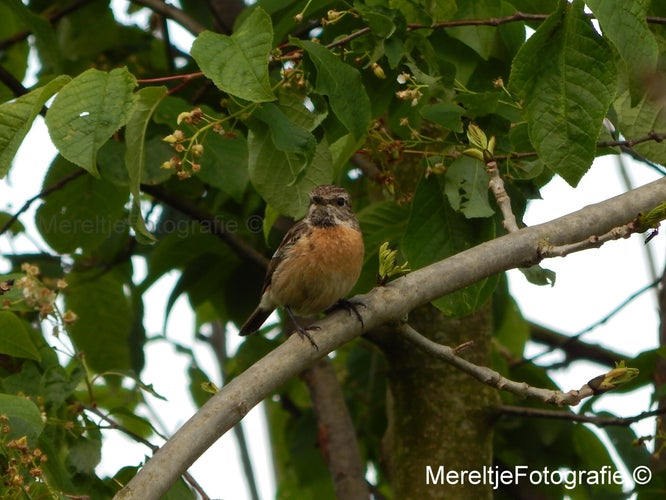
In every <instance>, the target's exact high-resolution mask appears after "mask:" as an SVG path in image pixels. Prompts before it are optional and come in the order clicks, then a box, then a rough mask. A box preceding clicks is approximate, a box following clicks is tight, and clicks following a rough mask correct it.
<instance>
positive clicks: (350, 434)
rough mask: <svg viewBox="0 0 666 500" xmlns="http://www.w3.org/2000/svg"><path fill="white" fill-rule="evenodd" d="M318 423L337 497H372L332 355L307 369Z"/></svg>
mask: <svg viewBox="0 0 666 500" xmlns="http://www.w3.org/2000/svg"><path fill="white" fill-rule="evenodd" d="M303 379H304V380H305V382H306V384H307V385H308V388H309V389H310V397H311V399H312V405H313V407H314V411H315V418H316V419H317V425H318V440H319V448H320V449H321V452H322V454H323V456H324V461H325V462H326V464H327V465H328V468H329V470H330V472H331V479H332V480H333V488H334V490H335V496H336V498H344V499H349V500H355V499H358V500H364V499H367V498H368V494H369V492H368V485H367V483H366V482H365V465H364V464H363V459H362V458H361V451H360V450H359V446H358V440H357V439H356V432H355V431H354V424H353V422H352V419H351V416H350V415H349V411H347V405H346V403H345V397H344V394H343V392H342V388H341V387H340V383H339V382H338V378H337V377H336V375H335V371H334V370H333V366H332V365H331V363H330V361H329V360H328V358H322V359H321V360H319V362H318V363H316V364H315V365H313V366H311V367H310V368H308V369H307V370H305V372H303Z"/></svg>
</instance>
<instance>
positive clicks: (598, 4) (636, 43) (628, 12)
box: [585, 0, 659, 106]
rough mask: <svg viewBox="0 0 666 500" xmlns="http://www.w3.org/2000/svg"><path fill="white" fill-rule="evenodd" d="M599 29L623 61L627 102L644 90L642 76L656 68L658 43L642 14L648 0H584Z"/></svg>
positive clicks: (638, 98) (647, 6)
mask: <svg viewBox="0 0 666 500" xmlns="http://www.w3.org/2000/svg"><path fill="white" fill-rule="evenodd" d="M585 3H586V4H587V5H588V6H589V7H590V9H591V10H592V12H593V13H594V15H595V17H596V18H597V19H598V20H599V25H600V26H601V31H602V32H603V34H604V35H605V36H606V37H608V39H609V40H610V41H611V42H612V43H613V45H615V48H616V49H617V51H618V52H619V53H620V56H621V57H622V60H623V61H624V62H625V64H626V65H627V75H628V77H629V89H630V91H631V105H632V106H635V105H636V104H637V103H638V101H640V97H641V96H642V95H643V93H644V89H645V79H646V78H648V77H651V76H652V75H653V74H654V73H655V71H656V68H657V60H658V59H659V46H658V45H657V40H656V38H655V36H654V34H653V33H652V31H650V28H649V27H648V24H647V21H646V17H647V15H648V9H649V7H650V0H632V1H630V2H627V1H626V0H588V1H586V2H585Z"/></svg>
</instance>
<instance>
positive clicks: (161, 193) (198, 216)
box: [0, 184, 268, 269]
mask: <svg viewBox="0 0 666 500" xmlns="http://www.w3.org/2000/svg"><path fill="white" fill-rule="evenodd" d="M141 191H143V192H144V193H147V194H149V195H151V196H153V197H154V198H157V199H158V200H160V201H162V202H164V203H166V204H167V205H169V206H171V207H173V208H175V209H176V210H179V211H181V212H182V213H184V214H185V215H188V216H189V217H191V218H192V219H194V220H196V221H199V222H202V223H204V224H206V226H207V227H209V228H210V229H211V232H212V234H214V235H215V236H217V237H218V238H220V239H221V240H223V241H224V242H225V243H227V244H228V245H229V247H230V248H231V249H232V250H233V251H234V252H236V254H237V255H238V256H239V257H240V258H241V259H243V260H246V261H250V262H254V263H255V264H256V265H258V266H259V267H260V268H261V269H266V267H267V266H268V259H267V258H266V257H265V256H264V255H263V254H261V253H260V252H257V251H256V250H255V249H254V247H252V246H251V245H249V244H247V243H246V242H245V241H243V240H242V239H241V238H238V237H237V236H236V235H235V234H232V233H230V232H229V231H227V230H226V229H225V227H224V224H221V223H220V221H219V220H218V219H217V218H216V217H214V216H213V215H212V214H210V213H209V212H207V211H206V210H204V209H202V208H201V207H199V206H198V205H197V204H195V203H193V202H192V201H190V200H187V199H185V198H180V197H178V196H176V195H174V194H172V193H170V192H169V191H167V190H166V189H164V188H163V187H162V186H153V185H150V184H141ZM0 234H1V233H0Z"/></svg>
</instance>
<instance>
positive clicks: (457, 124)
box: [419, 102, 465, 134]
mask: <svg viewBox="0 0 666 500" xmlns="http://www.w3.org/2000/svg"><path fill="white" fill-rule="evenodd" d="M419 113H421V116H422V117H423V118H425V119H426V120H430V121H432V122H435V123H437V124H439V125H441V126H442V127H444V128H446V129H448V130H451V131H453V132H457V133H458V134H462V132H463V125H462V121H461V120H460V117H461V116H463V115H464V114H465V109H464V108H462V107H461V106H458V105H457V104H454V103H452V102H438V103H435V104H426V105H425V106H423V107H422V108H421V109H420V110H419Z"/></svg>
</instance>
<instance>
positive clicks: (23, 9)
mask: <svg viewBox="0 0 666 500" xmlns="http://www.w3.org/2000/svg"><path fill="white" fill-rule="evenodd" d="M6 5H7V7H9V8H10V9H11V10H12V11H13V12H14V14H15V15H16V17H17V18H18V19H20V20H21V21H22V22H23V23H25V25H26V26H27V27H28V28H29V31H30V32H31V33H32V35H33V36H34V37H35V45H36V47H37V50H38V51H39V59H40V62H41V65H42V68H41V71H43V72H46V73H53V74H56V73H61V72H62V55H63V52H62V50H61V48H60V47H59V45H58V40H57V38H56V33H55V31H54V29H53V26H52V25H51V23H50V22H49V21H48V19H47V18H46V17H45V16H39V15H37V14H35V13H34V12H33V11H32V10H30V9H29V8H28V7H27V6H26V5H24V4H23V2H20V1H18V0H14V1H10V2H6ZM3 21H4V19H3Z"/></svg>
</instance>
